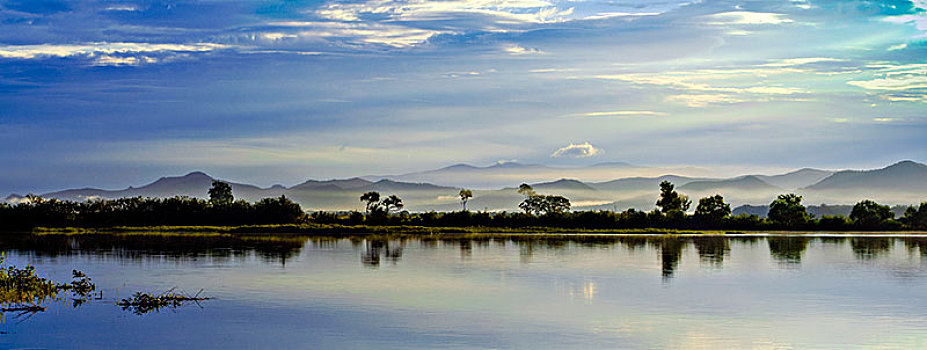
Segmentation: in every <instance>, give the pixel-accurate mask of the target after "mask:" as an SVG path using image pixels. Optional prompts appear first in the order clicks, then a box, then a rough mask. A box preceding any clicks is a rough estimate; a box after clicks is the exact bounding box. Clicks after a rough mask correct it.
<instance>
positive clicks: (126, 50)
mask: <svg viewBox="0 0 927 350" xmlns="http://www.w3.org/2000/svg"><path fill="white" fill-rule="evenodd" d="M229 47H230V46H229V45H223V44H212V43H197V44H150V43H87V44H77V45H70V44H41V45H3V46H0V57H2V58H12V59H35V58H46V57H71V56H83V57H88V58H96V59H95V62H97V63H98V64H102V65H135V64H139V63H154V62H158V59H157V58H155V57H150V56H144V55H142V56H137V57H131V56H130V57H121V56H112V55H114V54H120V55H137V54H151V53H162V54H176V53H191V52H208V51H214V50H221V49H226V48H229Z"/></svg>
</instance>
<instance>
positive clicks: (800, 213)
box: [767, 193, 809, 228]
mask: <svg viewBox="0 0 927 350" xmlns="http://www.w3.org/2000/svg"><path fill="white" fill-rule="evenodd" d="M801 199H802V198H801V196H799V195H797V194H794V193H789V194H780V195H779V197H778V198H776V199H775V200H773V201H772V203H770V204H769V214H768V215H767V217H769V219H770V220H772V221H773V222H774V223H776V224H779V225H782V226H784V227H788V228H793V227H797V226H799V225H804V224H805V223H807V222H808V218H809V216H808V211H807V210H806V209H805V206H804V205H802V204H801Z"/></svg>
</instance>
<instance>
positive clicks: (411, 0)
mask: <svg viewBox="0 0 927 350" xmlns="http://www.w3.org/2000/svg"><path fill="white" fill-rule="evenodd" d="M315 13H316V15H318V16H320V17H322V18H326V19H333V20H339V21H357V20H360V19H361V18H363V17H364V16H387V17H389V19H391V20H394V21H436V20H448V19H454V18H459V17H460V15H464V14H475V15H484V16H489V17H494V18H496V23H499V24H518V23H550V22H561V21H564V20H566V17H567V16H570V15H571V14H573V8H568V9H563V10H561V9H559V8H557V7H556V6H554V4H552V3H550V2H548V1H542V0H507V1H500V0H449V1H434V0H370V1H367V2H364V3H354V4H344V3H332V4H328V5H326V6H325V7H324V8H322V9H320V10H318V11H316V12H315Z"/></svg>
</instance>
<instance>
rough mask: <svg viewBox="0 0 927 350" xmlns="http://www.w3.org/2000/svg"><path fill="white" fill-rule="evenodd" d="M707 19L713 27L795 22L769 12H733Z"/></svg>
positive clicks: (718, 14) (709, 16)
mask: <svg viewBox="0 0 927 350" xmlns="http://www.w3.org/2000/svg"><path fill="white" fill-rule="evenodd" d="M705 17H706V18H707V19H708V21H709V22H707V23H708V24H713V25H730V24H735V25H757V24H782V23H792V22H793V21H792V20H791V19H789V18H787V16H786V15H784V14H781V13H769V12H750V11H731V12H723V13H717V14H714V15H708V16H705Z"/></svg>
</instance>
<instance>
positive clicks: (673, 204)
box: [657, 181, 692, 213]
mask: <svg viewBox="0 0 927 350" xmlns="http://www.w3.org/2000/svg"><path fill="white" fill-rule="evenodd" d="M691 204H692V201H690V200H689V197H688V196H685V195H680V194H679V193H677V192H676V191H675V186H674V185H673V183H672V182H669V181H663V182H661V183H660V199H659V200H657V206H658V207H660V211H661V212H663V213H669V212H672V211H681V212H685V211H687V210H689V206H690V205H691Z"/></svg>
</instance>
